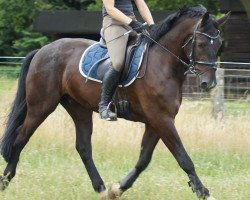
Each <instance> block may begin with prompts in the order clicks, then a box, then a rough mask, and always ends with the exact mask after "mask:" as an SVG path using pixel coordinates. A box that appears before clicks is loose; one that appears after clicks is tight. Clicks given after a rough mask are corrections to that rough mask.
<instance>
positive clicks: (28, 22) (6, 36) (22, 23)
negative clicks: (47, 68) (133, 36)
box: [0, 0, 48, 55]
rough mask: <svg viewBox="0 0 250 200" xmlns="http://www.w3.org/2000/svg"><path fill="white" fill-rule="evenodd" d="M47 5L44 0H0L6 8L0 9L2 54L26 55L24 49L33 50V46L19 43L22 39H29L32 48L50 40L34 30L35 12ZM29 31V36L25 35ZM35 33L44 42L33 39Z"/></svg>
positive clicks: (0, 3) (1, 5)
mask: <svg viewBox="0 0 250 200" xmlns="http://www.w3.org/2000/svg"><path fill="white" fill-rule="evenodd" d="M46 6H47V4H44V3H42V0H37V1H28V0H8V1H5V0H0V7H1V8H4V9H2V10H1V11H0V29H1V31H0V55H25V54H26V53H27V52H26V51H25V50H24V49H29V50H31V48H29V47H25V48H23V47H22V45H21V44H19V45H17V41H18V40H20V39H22V40H25V39H28V40H29V42H28V43H26V45H27V44H32V45H31V46H32V48H33V47H36V48H38V47H40V46H41V45H44V43H46V42H47V41H48V40H46V39H45V38H44V36H42V35H41V34H38V33H33V32H32V23H33V19H34V16H35V14H36V13H37V12H38V11H39V10H41V9H43V8H46ZM27 32H29V33H30V35H29V37H28V38H27V37H25V35H26V36H27ZM33 34H35V36H36V39H39V38H41V40H40V41H42V44H41V43H37V42H36V41H32V39H34V36H33Z"/></svg>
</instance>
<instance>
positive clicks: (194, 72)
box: [182, 22, 220, 75]
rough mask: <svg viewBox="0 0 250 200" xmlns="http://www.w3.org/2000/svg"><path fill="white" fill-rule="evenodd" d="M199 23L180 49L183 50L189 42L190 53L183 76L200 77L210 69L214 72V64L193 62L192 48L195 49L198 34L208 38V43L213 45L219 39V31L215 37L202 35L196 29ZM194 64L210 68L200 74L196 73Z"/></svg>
mask: <svg viewBox="0 0 250 200" xmlns="http://www.w3.org/2000/svg"><path fill="white" fill-rule="evenodd" d="M200 23H201V22H199V23H198V24H197V26H196V28H195V30H194V32H193V35H192V36H191V37H190V38H189V39H188V40H187V42H185V44H184V45H183V46H182V48H183V49H184V48H185V47H186V46H187V45H188V44H189V43H190V42H191V44H192V47H191V51H190V53H189V55H187V57H188V58H189V67H188V70H187V71H186V72H185V74H188V73H191V74H196V75H201V74H204V73H205V72H206V71H208V70H210V69H214V70H216V62H209V61H196V60H194V48H195V42H196V35H197V34H200V35H204V36H206V37H208V38H209V39H210V43H211V44H213V43H214V40H216V39H218V38H219V37H220V31H219V30H218V33H217V35H216V36H211V35H209V34H207V33H203V32H200V31H197V30H198V27H199V25H200ZM195 64H201V65H208V66H211V67H210V68H209V69H208V70H206V71H204V72H202V73H198V72H197V70H196V69H195V67H194V66H195Z"/></svg>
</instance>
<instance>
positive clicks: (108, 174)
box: [0, 82, 250, 200]
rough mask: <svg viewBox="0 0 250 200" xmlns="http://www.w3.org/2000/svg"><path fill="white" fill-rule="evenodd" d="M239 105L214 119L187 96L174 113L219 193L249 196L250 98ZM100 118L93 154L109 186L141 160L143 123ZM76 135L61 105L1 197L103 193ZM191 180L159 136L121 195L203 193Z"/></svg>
mask: <svg viewBox="0 0 250 200" xmlns="http://www.w3.org/2000/svg"><path fill="white" fill-rule="evenodd" d="M7 86H8V87H9V88H8V89H7V90H6V94H4V95H1V94H2V92H0V97H1V99H0V119H1V127H0V130H1V133H2V132H3V129H4V122H5V118H6V116H7V114H8V108H9V107H10V104H11V99H12V98H13V93H14V92H13V88H15V83H12V82H10V83H8V84H7ZM0 90H1V87H0ZM7 91H8V92H7ZM235 104H236V105H235ZM235 104H231V103H230V104H229V105H228V108H231V107H232V108H234V109H235V108H239V110H240V112H236V113H237V114H235V112H232V113H231V114H230V115H226V117H225V118H224V119H223V120H222V121H216V120H214V119H212V118H211V116H210V110H211V107H210V104H209V103H208V102H197V101H184V102H183V104H182V106H181V109H180V113H179V114H178V117H177V119H176V127H177V129H178V131H179V133H180V136H181V138H182V141H183V143H184V145H185V147H186V149H187V151H188V153H189V155H190V157H191V158H192V160H193V161H194V163H195V166H196V170H197V173H198V175H199V177H200V178H201V180H202V181H203V183H204V185H206V186H207V187H208V188H209V190H210V192H211V194H212V195H213V196H214V197H215V198H216V199H217V200H249V199H250V148H249V146H250V122H249V119H250V112H248V111H247V112H245V110H247V109H249V102H248V103H247V102H245V103H240V106H238V105H237V103H235ZM242 107H243V108H242ZM241 111H242V112H241ZM94 122H95V123H94V133H93V157H94V160H95V163H96V165H97V167H98V169H99V172H100V174H101V175H102V177H103V179H104V181H105V182H106V184H107V185H110V184H112V183H114V182H117V181H119V180H120V179H121V178H122V177H123V176H124V175H126V173H127V172H128V171H129V170H130V169H131V168H132V167H133V166H134V164H135V163H136V161H137V158H138V154H139V150H140V140H141V137H142V134H143V130H144V126H143V125H142V124H140V123H131V122H127V121H124V120H119V121H118V122H115V123H112V122H104V121H102V120H100V119H99V117H98V116H97V115H94ZM74 141H75V134H74V126H73V124H72V121H71V119H70V118H69V116H68V115H67V114H66V112H65V111H64V110H63V108H61V107H58V109H57V110H56V112H54V113H53V114H52V115H50V116H49V118H48V119H47V120H46V121H45V122H44V123H43V124H42V125H41V126H40V127H39V129H38V130H37V131H36V133H35V134H34V136H33V137H32V138H31V140H30V142H29V143H28V145H27V146H26V147H25V149H24V151H23V153H22V155H21V158H20V162H19V165H18V168H17V175H16V176H15V178H14V179H13V180H12V182H11V183H10V185H9V187H8V188H7V189H6V190H5V191H4V192H0V199H1V200H80V199H81V200H92V199H93V200H95V199H98V195H97V194H96V193H95V192H94V191H93V189H92V185H91V182H90V180H89V178H88V175H87V173H86V170H85V168H84V166H83V164H82V163H81V160H80V157H79V156H78V154H77V152H76V151H75V147H74V146H75V144H74ZM4 168H5V162H4V160H3V159H2V158H0V170H1V172H2V171H3V170H4ZM187 181H188V178H187V176H186V174H185V173H184V172H183V171H182V170H181V169H180V167H179V166H178V165H177V163H176V161H175V160H174V158H173V156H172V155H171V154H170V153H169V151H168V150H167V149H166V147H165V146H164V145H163V143H161V142H160V143H159V144H158V146H157V148H156V150H155V153H154V156H153V160H152V162H151V164H150V166H149V167H148V168H147V170H146V171H145V172H144V173H143V174H142V175H141V176H140V177H139V178H138V180H137V181H136V182H135V184H134V186H133V187H132V189H130V190H128V191H127V192H126V193H124V195H123V196H122V197H121V200H192V199H197V198H196V196H195V194H193V193H192V191H191V189H190V188H189V187H188V185H187Z"/></svg>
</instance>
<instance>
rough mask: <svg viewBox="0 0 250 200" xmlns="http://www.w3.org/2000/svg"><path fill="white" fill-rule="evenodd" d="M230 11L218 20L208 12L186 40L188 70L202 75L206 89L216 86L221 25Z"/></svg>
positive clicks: (203, 88) (185, 49) (201, 79)
mask: <svg viewBox="0 0 250 200" xmlns="http://www.w3.org/2000/svg"><path fill="white" fill-rule="evenodd" d="M229 16H230V13H227V14H226V15H224V16H223V17H221V18H220V19H219V20H216V19H215V18H214V17H213V16H211V15H210V14H209V13H208V12H205V14H204V15H203V16H202V17H201V19H199V21H198V23H197V22H196V24H195V25H194V29H193V32H192V33H190V36H189V37H188V39H187V40H186V41H185V42H184V45H183V49H184V52H185V54H186V56H187V57H188V59H189V66H188V68H189V69H188V71H187V72H191V73H194V74H196V75H198V76H199V77H200V87H201V89H202V90H204V91H208V90H209V89H211V88H213V87H215V86H216V84H217V83H216V75H215V71H216V55H217V53H218V50H219V49H220V47H221V44H222V42H221V37H220V31H219V26H221V25H223V24H224V23H225V22H226V20H227V19H228V17H229Z"/></svg>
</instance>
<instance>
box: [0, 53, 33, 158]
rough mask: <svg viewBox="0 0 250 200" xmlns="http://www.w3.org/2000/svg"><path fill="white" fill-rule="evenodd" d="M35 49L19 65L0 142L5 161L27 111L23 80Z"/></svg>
mask: <svg viewBox="0 0 250 200" xmlns="http://www.w3.org/2000/svg"><path fill="white" fill-rule="evenodd" d="M37 51H38V50H34V51H31V52H30V53H28V54H27V56H26V57H25V59H24V61H23V63H22V66H21V71H20V76H19V81H18V89H17V93H16V97H15V100H14V102H13V104H12V108H11V111H10V114H9V116H8V120H7V124H6V128H5V131H4V134H3V136H2V138H1V144H0V152H1V155H2V156H3V158H4V159H5V161H6V162H9V161H10V157H11V153H12V146H13V144H14V141H15V140H16V137H17V134H18V131H17V129H18V128H19V127H20V126H21V125H22V124H23V122H24V119H25V116H26V113H27V103H26V90H25V88H26V84H25V82H26V77H27V74H28V70H29V66H30V63H31V61H32V59H33V57H34V56H35V54H36V53H37Z"/></svg>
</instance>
